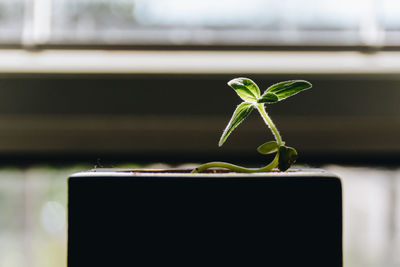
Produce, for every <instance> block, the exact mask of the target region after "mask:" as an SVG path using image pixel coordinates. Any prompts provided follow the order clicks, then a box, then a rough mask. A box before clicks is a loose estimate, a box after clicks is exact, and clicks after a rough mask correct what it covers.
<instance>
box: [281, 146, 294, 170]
mask: <svg viewBox="0 0 400 267" xmlns="http://www.w3.org/2000/svg"><path fill="white" fill-rule="evenodd" d="M297 157H298V154H297V151H296V149H294V148H293V147H289V146H280V147H279V164H278V168H279V170H281V171H286V170H287V169H289V168H290V166H292V164H293V163H295V162H296V160H297Z"/></svg>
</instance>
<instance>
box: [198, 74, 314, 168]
mask: <svg viewBox="0 0 400 267" xmlns="http://www.w3.org/2000/svg"><path fill="white" fill-rule="evenodd" d="M228 85H229V86H230V87H232V88H233V89H234V90H235V91H236V93H237V94H238V95H239V97H240V98H241V99H242V100H243V102H242V103H241V104H239V105H238V106H237V107H236V109H235V111H234V112H233V115H232V118H231V120H230V121H229V123H228V125H227V126H226V128H225V130H224V132H223V133H222V136H221V138H220V140H219V143H218V145H219V146H222V145H223V144H224V143H225V141H226V140H227V139H228V137H229V135H230V134H231V133H232V131H233V130H234V129H235V128H236V127H237V126H238V125H239V124H240V123H242V122H243V121H244V119H246V118H247V117H248V116H249V115H250V113H251V112H252V111H253V110H254V109H256V110H257V111H258V112H259V113H260V115H261V117H262V119H263V120H264V122H265V124H266V125H267V126H268V127H269V129H270V130H271V131H272V134H273V135H274V137H275V141H269V142H266V143H264V144H262V145H260V146H259V147H258V148H257V151H258V152H259V153H261V154H272V153H275V157H274V158H273V160H272V161H271V162H270V163H269V164H268V165H266V166H265V167H262V168H245V167H241V166H237V165H234V164H231V163H226V162H209V163H205V164H202V165H200V166H199V167H197V168H195V169H194V170H193V171H192V173H197V172H202V171H204V170H207V169H210V168H224V169H229V170H231V171H234V172H246V173H251V172H268V171H271V170H273V169H274V168H276V167H278V169H279V170H280V171H286V170H287V169H289V168H290V166H291V165H292V164H293V163H295V162H296V160H297V157H298V154H297V151H296V149H294V148H293V147H289V146H286V144H285V142H284V141H283V140H282V137H281V135H280V134H279V131H278V129H277V128H276V126H275V124H274V123H273V122H272V120H271V118H270V117H269V116H268V113H267V112H266V110H265V105H266V104H273V103H276V102H279V101H282V100H284V99H286V98H288V97H290V96H293V95H295V94H297V93H299V92H301V91H304V90H307V89H310V88H311V87H312V85H311V83H309V82H307V81H304V80H291V81H284V82H279V83H276V84H273V85H271V86H270V87H268V88H267V89H266V90H265V92H264V93H263V94H261V93H260V89H259V88H258V86H257V84H256V83H255V82H253V81H252V80H250V79H248V78H235V79H233V80H231V81H229V82H228Z"/></svg>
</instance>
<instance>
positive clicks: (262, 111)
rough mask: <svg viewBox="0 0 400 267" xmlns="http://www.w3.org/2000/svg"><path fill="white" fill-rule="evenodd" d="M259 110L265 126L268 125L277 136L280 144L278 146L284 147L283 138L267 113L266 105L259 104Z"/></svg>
mask: <svg viewBox="0 0 400 267" xmlns="http://www.w3.org/2000/svg"><path fill="white" fill-rule="evenodd" d="M257 110H258V112H260V115H261V117H262V118H263V120H264V122H265V124H267V125H268V127H269V128H270V129H271V131H272V133H273V134H274V136H275V139H276V142H277V143H278V146H282V145H283V142H282V137H281V135H280V134H279V131H278V129H277V128H276V126H275V124H274V123H273V122H272V120H271V118H270V117H269V116H268V114H267V112H266V111H265V107H264V104H257Z"/></svg>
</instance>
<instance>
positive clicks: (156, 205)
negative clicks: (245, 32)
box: [68, 78, 342, 267]
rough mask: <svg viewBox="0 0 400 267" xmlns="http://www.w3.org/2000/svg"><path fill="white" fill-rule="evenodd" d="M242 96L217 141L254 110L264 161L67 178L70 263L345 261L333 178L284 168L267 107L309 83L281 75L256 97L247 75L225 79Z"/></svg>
mask: <svg viewBox="0 0 400 267" xmlns="http://www.w3.org/2000/svg"><path fill="white" fill-rule="evenodd" d="M228 85H229V86H231V87H232V88H233V89H234V90H235V91H236V92H237V94H238V95H239V96H240V97H241V98H242V100H243V103H241V104H240V105H239V106H238V107H237V108H236V110H235V111H234V113H233V116H232V118H231V120H230V121H229V123H228V125H227V127H226V129H225V131H224V132H223V134H222V136H221V139H220V142H219V145H220V146H221V145H222V144H223V143H224V142H225V141H226V139H227V138H228V136H229V135H230V134H231V132H232V131H233V130H234V129H235V128H236V127H237V126H238V125H239V124H240V123H241V122H242V121H243V120H244V119H245V118H246V117H247V116H248V115H249V114H250V113H251V112H252V111H253V110H254V109H256V110H257V111H258V112H259V113H260V115H261V117H262V118H263V120H264V122H265V123H266V124H267V126H268V127H269V128H270V129H271V131H272V133H273V135H274V137H275V141H269V142H266V143H264V144H262V145H261V146H259V147H258V148H257V150H258V151H259V152H260V153H262V154H271V153H275V157H274V159H273V160H272V162H271V163H269V164H267V165H266V166H265V167H262V168H257V169H250V168H245V167H241V166H237V165H233V164H230V163H225V162H210V163H205V164H202V165H200V166H198V167H197V168H195V169H194V170H182V169H180V170H176V169H175V170H131V169H119V170H115V169H95V170H92V171H88V172H81V173H77V174H74V175H72V176H71V177H70V179H69V181H68V190H69V194H68V200H69V201H68V223H69V226H68V267H77V266H232V265H235V266H236V265H238V266H308V267H310V266H318V267H320V266H332V267H341V266H342V191H341V183H340V180H339V179H338V178H337V177H336V176H335V175H333V174H331V173H328V172H326V171H324V170H320V169H289V168H290V166H291V165H292V164H293V163H294V162H295V161H296V159H297V156H298V154H297V151H296V150H295V149H294V148H292V147H289V146H286V144H285V142H284V141H283V140H282V138H281V136H280V134H279V132H278V130H277V128H276V126H275V125H274V123H273V122H272V120H271V119H270V117H269V116H268V114H267V112H266V110H265V105H266V104H271V103H276V102H279V101H281V100H284V99H286V98H287V97H290V96H292V95H295V94H297V93H299V92H301V91H303V90H306V89H309V88H311V84H310V83H309V82H307V81H303V80H294V81H285V82H280V83H277V84H274V85H272V86H270V87H268V88H267V89H266V90H265V92H264V93H263V94H261V93H260V90H259V88H258V86H257V85H256V84H255V83H254V82H253V81H252V80H250V79H248V78H236V79H233V80H231V81H230V82H228Z"/></svg>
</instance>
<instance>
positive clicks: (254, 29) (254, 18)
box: [0, 0, 400, 47]
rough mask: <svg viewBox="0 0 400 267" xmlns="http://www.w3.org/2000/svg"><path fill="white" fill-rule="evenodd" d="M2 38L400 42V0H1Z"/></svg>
mask: <svg viewBox="0 0 400 267" xmlns="http://www.w3.org/2000/svg"><path fill="white" fill-rule="evenodd" d="M0 22H1V23H0V25H1V26H0V42H1V43H2V44H8V43H14V44H15V43H18V44H22V45H25V46H32V45H94V44H95V45H104V46H107V45H172V46H174V45H196V46H204V45H213V46H228V45H229V46H231V45H233V46H235V45H236V46H238V45H239V46H282V45H283V46H362V45H368V46H378V47H380V46H396V45H398V44H399V43H400V34H399V32H400V3H399V2H398V1H396V0H384V1H377V0H368V1H364V0H351V1H347V0H326V1H316V0H304V1H295V0H281V1H275V0H267V1H265V0H247V1H240V0H220V1H214V0H204V1H196V0H30V1H29V0H27V1H23V0H15V1H12V0H0Z"/></svg>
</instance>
